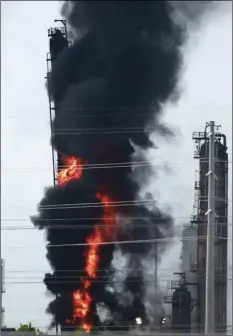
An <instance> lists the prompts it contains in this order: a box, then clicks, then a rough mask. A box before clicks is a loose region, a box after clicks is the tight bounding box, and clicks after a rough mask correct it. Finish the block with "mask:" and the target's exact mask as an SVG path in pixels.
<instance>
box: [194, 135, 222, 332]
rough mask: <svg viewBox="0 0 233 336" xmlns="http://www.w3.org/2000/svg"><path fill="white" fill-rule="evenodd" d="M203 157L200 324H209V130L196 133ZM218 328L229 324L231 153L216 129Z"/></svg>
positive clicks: (198, 220)
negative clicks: (207, 255)
mask: <svg viewBox="0 0 233 336" xmlns="http://www.w3.org/2000/svg"><path fill="white" fill-rule="evenodd" d="M193 139H194V140H195V142H196V144H197V150H196V152H195V158H196V159H199V181H198V182H196V185H195V189H196V193H197V204H196V206H197V215H196V216H195V218H193V224H196V226H197V281H198V285H199V295H198V301H199V309H200V312H199V316H200V328H201V330H203V328H204V324H205V281H206V278H205V277H206V238H205V237H206V232H207V216H206V213H207V211H208V171H209V166H208V164H209V139H208V136H207V133H206V132H198V133H197V132H195V133H193ZM215 160H216V163H215V177H216V184H215V212H216V213H215V219H216V221H215V225H216V230H215V252H214V253H215V293H213V295H214V296H215V331H216V332H218V331H219V332H222V333H223V332H225V331H226V325H227V321H226V319H227V238H228V213H227V211H228V154H227V144H226V136H225V135H224V134H221V133H216V140H215Z"/></svg>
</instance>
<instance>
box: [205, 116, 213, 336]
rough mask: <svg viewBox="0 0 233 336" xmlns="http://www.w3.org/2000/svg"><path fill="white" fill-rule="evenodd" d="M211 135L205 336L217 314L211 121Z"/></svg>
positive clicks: (211, 331) (211, 127)
mask: <svg viewBox="0 0 233 336" xmlns="http://www.w3.org/2000/svg"><path fill="white" fill-rule="evenodd" d="M209 126H210V135H209V172H208V211H207V213H206V214H207V216H208V220H207V238H206V293H205V298H206V300H205V301H206V302H205V303H206V304H205V335H210V334H213V333H214V331H215V330H214V329H215V328H214V314H215V304H214V296H215V288H214V287H215V258H214V244H215V241H214V236H215V123H214V121H211V122H210V124H209Z"/></svg>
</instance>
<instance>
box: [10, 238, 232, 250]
mask: <svg viewBox="0 0 233 336" xmlns="http://www.w3.org/2000/svg"><path fill="white" fill-rule="evenodd" d="M181 238H182V237H171V238H158V239H142V240H119V241H107V242H101V243H91V244H90V243H75V244H47V245H46V247H47V248H58V247H59V248H64V247H72V246H73V247H74V246H77V247H78V246H90V245H91V246H94V245H98V246H101V245H126V244H147V243H166V242H170V241H175V240H176V239H181ZM215 238H216V237H215ZM217 238H218V239H221V240H228V241H229V240H232V238H228V237H217ZM193 239H196V240H197V241H205V240H206V237H204V236H203V237H198V238H196V237H195V238H194V237H185V238H182V240H183V241H193ZM8 248H11V249H28V248H29V249H30V248H35V245H34V246H25V245H24V246H9V247H8Z"/></svg>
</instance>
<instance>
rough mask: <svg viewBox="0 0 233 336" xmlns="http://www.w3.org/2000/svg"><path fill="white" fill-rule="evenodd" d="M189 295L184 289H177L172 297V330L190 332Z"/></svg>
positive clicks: (190, 301)
mask: <svg viewBox="0 0 233 336" xmlns="http://www.w3.org/2000/svg"><path fill="white" fill-rule="evenodd" d="M191 303H192V300H191V293H190V291H189V290H188V289H187V288H186V287H180V288H177V289H176V290H175V291H174V292H173V296H172V329H173V331H176V332H179V333H182V332H183V333H189V332H191Z"/></svg>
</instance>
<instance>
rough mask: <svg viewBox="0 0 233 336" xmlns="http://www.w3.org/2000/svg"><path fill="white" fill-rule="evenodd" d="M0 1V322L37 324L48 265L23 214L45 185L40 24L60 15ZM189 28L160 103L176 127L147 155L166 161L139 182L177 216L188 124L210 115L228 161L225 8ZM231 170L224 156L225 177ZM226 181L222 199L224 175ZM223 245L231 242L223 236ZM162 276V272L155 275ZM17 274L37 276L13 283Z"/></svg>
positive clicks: (40, 5)
mask: <svg viewBox="0 0 233 336" xmlns="http://www.w3.org/2000/svg"><path fill="white" fill-rule="evenodd" d="M1 7H2V50H3V52H2V64H1V66H2V129H1V132H2V148H1V153H2V179H1V180H2V218H3V219H2V226H3V227H4V229H3V231H2V256H3V257H4V259H5V262H6V266H5V276H6V285H5V287H6V294H4V295H3V303H4V306H5V308H6V314H5V322H6V324H7V325H8V326H9V327H10V326H18V325H19V324H20V323H26V322H28V321H31V322H32V323H33V324H35V325H36V326H37V327H40V328H41V329H42V328H43V327H46V325H47V324H48V322H49V317H48V316H46V314H45V308H46V306H47V303H48V302H49V300H50V299H49V297H48V296H46V294H45V287H44V285H43V283H42V278H43V275H44V272H45V271H47V270H49V265H48V263H47V261H46V258H45V248H44V245H45V241H44V237H43V233H41V232H39V231H37V230H34V229H33V228H32V224H31V223H30V221H29V219H28V218H29V216H30V215H31V214H34V213H35V211H36V205H37V203H38V202H39V200H40V199H41V197H42V195H43V192H44V187H46V186H48V185H51V184H52V171H51V168H52V165H51V149H50V146H49V138H50V134H49V132H50V128H49V109H48V99H47V95H46V91H45V86H44V76H45V74H46V62H45V59H46V52H47V51H48V38H47V29H48V28H49V27H50V26H52V25H53V20H54V19H56V18H59V14H58V13H59V6H58V4H57V2H55V1H53V2H51V1H33V2H32V1H17V2H15V1H3V2H2V4H1ZM229 7H231V3H230V2H228V9H229ZM198 28H199V31H198V32H196V33H192V38H191V39H190V40H189V42H188V43H187V45H186V46H185V48H184V53H185V68H186V69H185V71H184V73H183V76H182V79H181V83H180V85H181V87H182V90H183V94H182V97H181V100H180V102H179V104H178V105H176V106H175V107H174V106H172V105H171V104H168V105H167V106H166V107H165V111H166V113H165V119H166V120H167V122H168V123H169V124H171V125H172V126H173V127H176V128H177V131H178V134H179V136H177V138H176V140H175V141H173V142H172V143H165V142H161V147H160V149H159V150H158V151H151V152H150V153H149V156H150V158H152V159H153V161H154V162H156V163H157V162H158V166H163V164H164V163H165V162H166V163H168V164H169V165H170V167H171V168H172V172H170V173H169V174H168V172H167V170H164V169H163V170H160V174H159V180H158V181H156V183H153V180H152V183H151V184H150V186H148V187H147V190H150V191H152V192H153V194H154V195H155V196H156V198H158V199H159V200H160V201H161V202H162V203H166V204H167V205H168V206H169V207H170V210H169V211H171V212H172V213H173V214H174V216H175V217H177V220H176V224H180V223H184V222H186V220H185V219H181V218H180V217H184V216H187V221H188V217H189V216H190V214H191V213H192V203H193V186H194V178H195V170H196V167H197V162H195V161H194V160H193V150H194V144H193V141H192V132H193V131H203V130H204V126H205V122H206V121H210V120H215V121H216V122H217V123H218V124H221V125H222V131H223V132H225V133H226V135H227V136H228V146H229V154H230V157H229V160H230V161H232V155H231V153H232V146H231V139H232V128H231V127H232V119H231V118H232V117H231V115H232V17H231V12H230V11H229V10H228V11H227V10H226V9H223V8H221V9H220V10H219V12H218V13H214V14H212V15H211V16H208V17H206V19H205V21H204V22H203V24H202V25H199V27H198ZM231 172H232V168H231V164H230V172H229V173H230V174H229V175H230V176H231ZM229 183H230V191H229V192H230V195H229V198H230V199H231V198H232V189H231V184H232V183H231V180H230V181H229ZM179 198H186V199H182V200H179ZM230 209H231V204H230ZM229 213H230V215H231V212H229ZM178 217H179V218H178ZM231 221H232V218H231V217H230V219H229V222H230V223H231ZM9 226H10V227H12V226H17V227H25V226H27V227H28V229H27V230H5V228H7V227H9ZM230 237H231V231H230ZM229 245H230V246H231V248H232V240H230V241H229ZM179 252H180V246H179V244H176V246H175V247H174V248H172V249H171V250H170V251H167V254H166V256H165V258H164V260H163V263H162V265H161V269H164V268H170V269H172V271H170V274H171V273H172V272H173V269H174V271H175V267H176V266H174V265H177V267H178V261H179V260H178V257H179ZM231 262H232V260H230V264H231ZM26 272H27V273H26ZM161 272H162V271H161ZM229 272H232V270H229ZM170 274H169V273H166V274H165V273H164V275H163V277H165V276H166V277H168V276H170ZM230 277H232V276H230ZM19 281H22V282H24V281H29V282H30V281H32V282H37V283H34V284H18V282H19ZM14 282H17V283H14ZM230 286H232V282H231V283H230ZM230 297H232V295H231V296H230ZM230 304H231V305H232V302H231V303H230Z"/></svg>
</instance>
